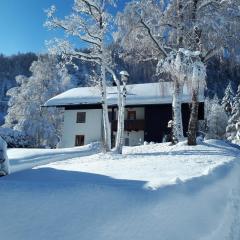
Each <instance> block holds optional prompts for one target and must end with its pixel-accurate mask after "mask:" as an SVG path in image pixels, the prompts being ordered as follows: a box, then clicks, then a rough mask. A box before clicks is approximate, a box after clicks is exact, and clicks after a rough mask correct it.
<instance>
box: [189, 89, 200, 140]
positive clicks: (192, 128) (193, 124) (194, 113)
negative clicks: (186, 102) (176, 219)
mask: <svg viewBox="0 0 240 240" xmlns="http://www.w3.org/2000/svg"><path fill="white" fill-rule="evenodd" d="M198 106H199V103H198V91H197V90H193V91H192V106H191V113H190V120H189V125H188V145H197V140H196V138H197V129H198Z"/></svg>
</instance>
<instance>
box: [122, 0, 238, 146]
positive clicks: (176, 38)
mask: <svg viewBox="0 0 240 240" xmlns="http://www.w3.org/2000/svg"><path fill="white" fill-rule="evenodd" d="M239 3H240V2H239V0H231V1H230V0H225V1H224V0H223V1H216V0H170V1H168V2H166V1H153V0H141V1H132V2H131V3H129V4H128V5H127V6H126V8H125V10H124V13H123V14H121V15H120V16H119V25H120V29H121V34H122V36H124V41H122V45H123V47H124V48H125V50H126V51H127V52H128V54H127V55H128V56H134V58H136V59H138V60H139V61H142V60H148V59H154V60H156V61H157V62H159V61H161V60H162V58H163V59H167V58H168V57H169V54H170V53H171V52H175V53H176V52H178V50H179V49H180V48H184V49H186V50H189V51H191V52H197V51H198V52H199V58H200V60H201V62H202V64H206V63H207V62H208V60H209V59H211V57H213V56H216V55H218V54H219V55H220V54H222V53H223V50H224V52H225V53H226V51H228V50H229V49H231V48H232V42H233V39H234V40H235V42H236V40H237V39H238V36H237V34H239V31H236V27H237V25H236V21H238V16H239V12H240V10H239V7H238V6H239ZM233 25H234V27H232V26H233ZM142 49H144V50H142ZM231 52H232V51H231ZM195 66H196V65H195ZM195 76H196V71H195V73H194V72H192V77H193V78H194V77H195ZM189 80H190V79H189ZM190 81H191V83H193V84H192V86H196V85H194V82H195V80H194V79H191V80H190ZM197 112H198V91H197V89H195V88H194V87H193V88H192V107H191V114H190V122H189V129H188V144H189V145H195V144H196V132H197Z"/></svg>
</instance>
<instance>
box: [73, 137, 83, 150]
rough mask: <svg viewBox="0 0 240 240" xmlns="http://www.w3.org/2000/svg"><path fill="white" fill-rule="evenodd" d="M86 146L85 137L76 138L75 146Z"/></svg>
mask: <svg viewBox="0 0 240 240" xmlns="http://www.w3.org/2000/svg"><path fill="white" fill-rule="evenodd" d="M83 145H84V135H76V137H75V146H76V147H77V146H83Z"/></svg>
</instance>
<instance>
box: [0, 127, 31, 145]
mask: <svg viewBox="0 0 240 240" xmlns="http://www.w3.org/2000/svg"><path fill="white" fill-rule="evenodd" d="M0 136H1V137H2V138H3V139H4V140H5V141H6V143H7V145H8V147H9V148H13V147H14V148H23V147H33V145H32V144H33V139H32V138H30V137H28V136H26V135H25V134H24V133H23V132H20V131H17V130H13V129H11V128H3V127H0Z"/></svg>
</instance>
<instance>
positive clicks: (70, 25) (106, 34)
mask: <svg viewBox="0 0 240 240" xmlns="http://www.w3.org/2000/svg"><path fill="white" fill-rule="evenodd" d="M112 6H116V1H115V0H75V1H74V5H73V8H72V13H71V14H70V15H69V16H66V17H65V18H64V19H59V18H57V17H56V16H55V12H56V7H54V6H52V7H51V8H50V9H49V10H48V11H47V16H48V20H47V22H46V26H47V27H49V28H50V29H55V28H58V29H62V30H64V32H65V33H66V34H67V36H70V37H73V38H75V39H76V41H75V42H77V41H78V42H79V45H78V47H81V45H82V44H84V45H86V48H87V49H88V50H87V51H82V50H81V49H76V47H75V46H74V45H73V44H72V42H71V38H70V39H69V38H68V39H64V40H59V39H55V40H54V41H52V42H51V43H50V50H51V52H54V53H58V54H60V55H61V56H62V59H63V60H64V61H65V63H67V64H73V60H75V59H78V60H83V61H87V62H92V63H93V64H95V65H96V66H97V70H98V76H99V77H97V80H99V84H98V86H99V89H100V95H101V100H102V109H103V130H104V131H103V132H104V134H103V135H104V137H103V138H104V147H105V150H106V151H109V150H110V149H111V132H110V124H109V119H108V105H107V96H106V95H107V93H106V85H107V83H106V74H107V73H110V74H111V75H112V77H113V80H114V81H115V83H116V85H117V88H118V103H119V104H120V102H121V95H120V82H119V80H118V79H117V77H116V74H115V73H114V70H113V67H112V66H113V63H112V57H111V52H110V51H109V48H108V46H107V45H108V43H109V40H111V39H112V33H113V30H114V21H113V17H112V15H111V13H110V9H111V7H112Z"/></svg>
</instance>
